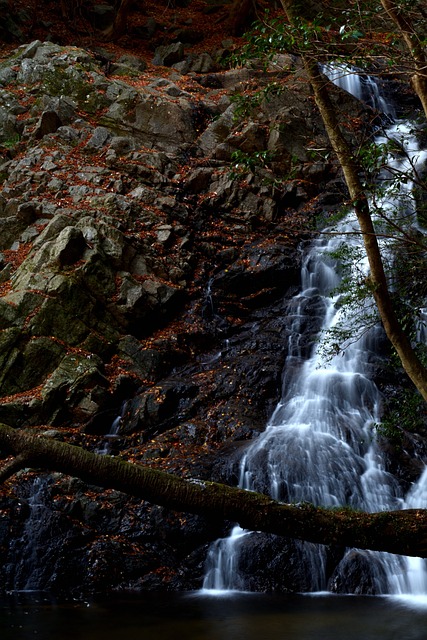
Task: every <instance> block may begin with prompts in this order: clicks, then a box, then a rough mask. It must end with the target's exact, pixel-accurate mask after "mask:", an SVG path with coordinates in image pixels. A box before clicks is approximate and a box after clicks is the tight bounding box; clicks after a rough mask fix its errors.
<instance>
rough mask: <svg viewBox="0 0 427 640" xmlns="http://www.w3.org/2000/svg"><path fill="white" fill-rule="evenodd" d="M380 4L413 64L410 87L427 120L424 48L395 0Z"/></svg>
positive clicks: (426, 66)
mask: <svg viewBox="0 0 427 640" xmlns="http://www.w3.org/2000/svg"><path fill="white" fill-rule="evenodd" d="M381 4H382V6H383V7H384V9H385V10H386V12H387V13H388V15H389V17H390V18H391V20H393V22H394V24H395V25H396V26H397V28H398V30H399V32H400V33H401V35H402V38H403V40H404V42H405V44H406V46H407V48H408V49H409V53H410V55H411V57H412V59H413V60H414V62H415V73H414V75H413V76H412V85H413V87H414V90H415V91H416V93H417V94H418V97H419V99H420V100H421V104H422V106H423V109H424V113H425V115H426V118H427V56H426V54H425V49H424V46H423V44H422V43H421V42H420V40H419V38H418V35H417V33H416V31H415V29H414V27H413V25H412V24H411V22H410V21H409V20H408V19H407V17H406V15H405V13H404V11H402V10H401V8H400V7H399V4H398V3H397V2H395V0H381Z"/></svg>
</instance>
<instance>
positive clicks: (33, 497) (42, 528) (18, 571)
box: [11, 476, 52, 591]
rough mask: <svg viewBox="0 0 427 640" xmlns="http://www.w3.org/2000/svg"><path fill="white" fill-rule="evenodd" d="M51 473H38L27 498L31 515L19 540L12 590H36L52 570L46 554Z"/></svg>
mask: <svg viewBox="0 0 427 640" xmlns="http://www.w3.org/2000/svg"><path fill="white" fill-rule="evenodd" d="M50 482H51V479H50V477H49V476H37V477H36V478H35V479H34V480H33V483H32V487H31V491H30V495H29V497H28V499H27V506H28V510H29V512H28V517H27V520H26V522H25V526H24V529H23V532H22V536H21V538H20V539H19V540H18V541H17V543H16V549H15V550H14V556H15V557H16V562H15V567H14V569H15V570H14V580H13V585H11V586H12V590H13V591H37V590H39V589H40V585H41V584H43V583H44V581H45V579H46V577H47V576H46V575H45V574H46V572H49V571H50V567H49V565H48V563H46V562H45V558H46V557H47V556H49V554H50V553H51V549H50V547H49V546H48V545H46V540H48V539H49V538H50V537H51V535H50V534H51V526H52V518H51V505H50V497H49V484H50Z"/></svg>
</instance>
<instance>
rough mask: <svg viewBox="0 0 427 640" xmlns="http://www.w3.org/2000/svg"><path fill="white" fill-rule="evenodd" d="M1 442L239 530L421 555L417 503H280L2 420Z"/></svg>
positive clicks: (423, 519)
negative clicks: (401, 507)
mask: <svg viewBox="0 0 427 640" xmlns="http://www.w3.org/2000/svg"><path fill="white" fill-rule="evenodd" d="M0 449H1V450H2V451H3V452H6V453H12V454H14V455H16V456H23V455H24V456H25V459H26V463H27V464H28V463H29V462H31V464H32V465H33V466H35V467H37V468H43V469H46V470H49V471H59V472H62V473H65V474H67V475H72V476H77V477H78V478H81V479H82V480H84V481H86V482H88V483H90V484H95V485H98V486H100V487H103V488H111V489H116V490H118V491H123V492H124V493H127V494H129V495H132V496H136V497H139V498H142V499H143V500H147V501H149V502H151V503H153V504H158V505H162V506H165V507H167V508H169V509H173V510H176V511H187V512H190V513H196V514H200V515H202V516H206V517H209V518H211V519H217V520H222V519H225V520H231V521H233V522H238V523H239V524H240V526H241V527H244V528H245V529H250V530H253V531H264V532H266V533H274V534H277V535H281V536H287V537H292V538H299V539H301V540H307V541H309V542H317V543H320V544H326V545H329V544H335V545H340V546H344V547H357V548H360V549H372V550H376V551H389V552H391V553H398V554H403V555H412V556H422V557H426V556H427V511H426V510H423V509H410V510H406V511H389V512H383V513H363V512H356V511H352V510H350V509H346V508H343V509H324V508H320V507H314V506H313V505H310V504H306V503H303V504H299V505H294V504H284V503H281V502H277V501H276V500H273V499H272V498H270V497H269V496H266V495H263V494H260V493H255V492H251V491H245V490H243V489H239V488H236V487H229V486H226V485H223V484H219V483H216V482H206V481H202V480H194V479H183V478H179V477H178V476H174V475H171V474H169V473H165V472H163V471H159V470H157V469H150V468H149V467H144V466H141V465H138V464H132V463H129V462H126V461H124V460H121V459H120V458H115V457H111V456H100V455H97V454H94V453H90V452H89V451H86V450H84V449H82V448H81V447H76V446H74V445H70V444H66V443H64V442H58V441H56V440H52V439H50V438H47V437H44V436H39V435H34V434H33V433H32V432H31V431H26V430H18V429H13V428H11V427H10V426H7V425H5V424H0ZM21 459H22V458H21Z"/></svg>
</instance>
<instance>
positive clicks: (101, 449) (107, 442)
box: [95, 402, 127, 456]
mask: <svg viewBox="0 0 427 640" xmlns="http://www.w3.org/2000/svg"><path fill="white" fill-rule="evenodd" d="M126 408H127V402H124V403H123V404H122V408H121V411H120V414H119V415H118V416H116V417H115V418H114V420H113V422H112V423H111V427H110V430H109V431H108V433H106V434H105V435H104V436H103V437H102V440H101V442H100V443H99V445H98V447H97V448H96V450H95V453H97V454H98V455H100V456H106V455H109V454H110V453H111V447H112V444H113V442H114V440H117V438H119V437H120V436H119V431H120V427H121V424H122V420H123V417H124V415H125V412H126Z"/></svg>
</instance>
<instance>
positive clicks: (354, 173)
mask: <svg viewBox="0 0 427 640" xmlns="http://www.w3.org/2000/svg"><path fill="white" fill-rule="evenodd" d="M281 1H282V6H283V8H284V10H285V13H286V15H287V18H288V20H289V22H290V23H291V24H293V23H294V22H295V18H296V16H295V13H294V0H281ZM300 55H301V57H302V60H303V64H304V68H305V70H306V73H307V75H308V78H309V81H310V84H311V87H312V89H313V93H314V98H315V101H316V104H317V107H318V109H319V113H320V115H321V117H322V120H323V123H324V125H325V129H326V133H327V135H328V137H329V140H330V143H331V145H332V148H333V150H334V151H335V153H336V155H337V158H338V161H339V163H340V165H341V168H342V170H343V173H344V178H345V181H346V184H347V188H348V190H349V193H350V198H351V200H352V204H353V206H354V210H355V212H356V216H357V219H358V222H359V226H360V231H361V233H362V237H363V242H364V246H365V251H366V255H367V257H368V262H369V268H370V276H369V277H370V281H371V285H372V293H373V296H374V299H375V302H376V305H377V308H378V311H379V314H380V317H381V321H382V323H383V326H384V329H385V332H386V334H387V337H388V339H389V340H390V342H391V343H392V345H393V347H394V348H395V350H396V352H397V354H398V356H399V358H400V361H401V363H402V366H403V368H404V369H405V371H406V373H407V374H408V376H409V378H410V379H411V380H412V382H413V383H414V385H415V386H416V387H417V389H418V390H419V392H420V393H421V395H422V396H423V398H424V400H425V401H426V402H427V369H426V368H425V367H424V365H423V364H422V362H421V361H420V359H419V358H418V356H417V354H416V353H415V351H414V349H413V348H412V345H411V342H410V340H409V338H408V337H407V335H406V334H405V332H404V331H403V329H402V327H401V325H400V322H399V319H398V317H397V315H396V313H395V310H394V307H393V302H392V300H391V296H390V292H389V288H388V285H387V278H386V274H385V271H384V265H383V261H382V257H381V252H380V248H379V245H378V241H377V236H376V233H375V228H374V224H373V222H372V218H371V214H370V210H369V202H368V198H367V194H366V193H365V191H364V189H363V186H362V183H361V181H360V178H359V175H360V174H361V173H362V170H361V167H360V165H359V163H358V162H357V160H356V159H355V157H354V154H353V152H352V149H351V148H350V146H349V145H348V143H347V141H346V139H345V137H344V135H343V133H342V131H341V128H340V125H339V122H338V119H337V116H336V113H335V109H334V106H333V104H332V102H331V99H330V97H329V93H328V89H327V84H328V81H327V80H326V79H325V78H324V76H323V75H322V74H321V73H320V70H319V66H318V64H317V62H316V61H313V60H311V58H310V56H309V55H308V54H304V53H301V54H300Z"/></svg>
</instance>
